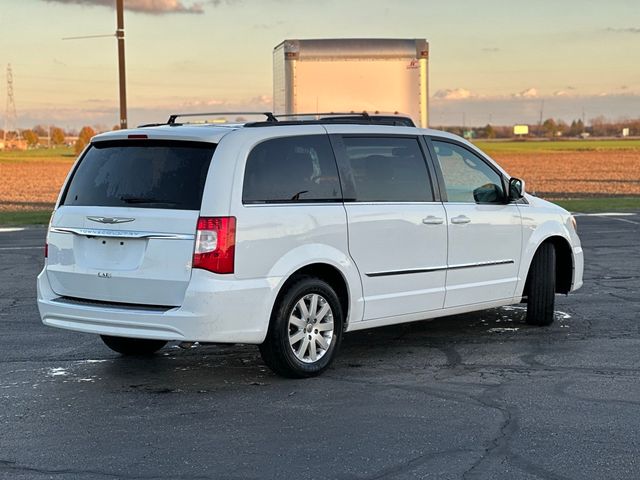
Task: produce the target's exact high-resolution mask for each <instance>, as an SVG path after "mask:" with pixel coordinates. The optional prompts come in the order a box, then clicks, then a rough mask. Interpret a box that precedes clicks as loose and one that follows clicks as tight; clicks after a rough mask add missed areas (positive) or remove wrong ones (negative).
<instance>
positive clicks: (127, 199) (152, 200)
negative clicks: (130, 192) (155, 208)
mask: <svg viewBox="0 0 640 480" xmlns="http://www.w3.org/2000/svg"><path fill="white" fill-rule="evenodd" d="M120 200H122V201H123V202H124V203H157V204H159V205H177V203H175V202H165V201H163V200H159V199H157V198H151V197H133V196H127V195H123V196H121V197H120Z"/></svg>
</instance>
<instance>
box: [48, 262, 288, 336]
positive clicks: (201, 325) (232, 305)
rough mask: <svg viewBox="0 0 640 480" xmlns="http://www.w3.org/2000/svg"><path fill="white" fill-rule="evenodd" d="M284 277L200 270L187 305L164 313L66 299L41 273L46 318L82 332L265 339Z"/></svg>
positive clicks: (195, 276)
mask: <svg viewBox="0 0 640 480" xmlns="http://www.w3.org/2000/svg"><path fill="white" fill-rule="evenodd" d="M279 281H280V279H277V278H274V279H252V280H235V279H226V278H224V279H221V278H219V277H218V276H216V275H213V274H210V273H209V272H205V271H202V270H194V271H193V275H192V279H191V282H190V284H189V287H188V288H187V292H186V294H185V298H184V302H183V304H182V306H180V307H176V308H172V309H169V310H167V311H164V312H156V311H148V310H143V309H141V310H135V309H132V308H131V307H126V308H119V307H116V306H111V305H109V306H94V305H82V304H70V303H61V302H58V301H56V299H57V298H59V296H58V295H57V294H56V293H54V292H53V290H52V289H51V285H50V284H49V280H48V278H47V275H46V272H45V271H44V270H43V272H42V273H40V275H39V276H38V310H39V311H40V317H41V319H42V323H44V324H45V325H49V326H51V327H57V328H64V329H67V330H74V331H78V332H86V333H95V334H100V335H113V336H119V337H131V338H146V339H157V340H178V341H199V342H220V343H253V344H260V343H262V342H263V341H264V338H265V337H266V334H267V328H268V326H269V317H270V312H271V306H272V304H273V300H274V298H275V290H276V286H277V285H278V284H279Z"/></svg>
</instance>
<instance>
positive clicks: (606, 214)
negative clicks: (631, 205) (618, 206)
mask: <svg viewBox="0 0 640 480" xmlns="http://www.w3.org/2000/svg"><path fill="white" fill-rule="evenodd" d="M634 215H637V214H635V213H632V212H603V213H574V214H573V216H574V217H632V216H634Z"/></svg>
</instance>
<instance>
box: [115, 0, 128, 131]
mask: <svg viewBox="0 0 640 480" xmlns="http://www.w3.org/2000/svg"><path fill="white" fill-rule="evenodd" d="M116 11H117V13H116V16H117V30H116V37H117V39H118V75H119V78H120V128H121V129H124V128H127V82H126V78H125V63H124V0H116Z"/></svg>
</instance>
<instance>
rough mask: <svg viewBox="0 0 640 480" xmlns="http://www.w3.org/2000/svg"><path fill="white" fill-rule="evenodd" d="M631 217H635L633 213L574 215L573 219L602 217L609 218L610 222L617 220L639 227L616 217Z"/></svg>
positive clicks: (635, 223)
mask: <svg viewBox="0 0 640 480" xmlns="http://www.w3.org/2000/svg"><path fill="white" fill-rule="evenodd" d="M631 215H635V213H613V212H610V213H574V214H573V216H574V217H603V218H610V219H611V220H617V221H618V222H624V223H631V224H632V225H640V222H634V221H633V220H629V219H627V218H618V217H628V216H631Z"/></svg>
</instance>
